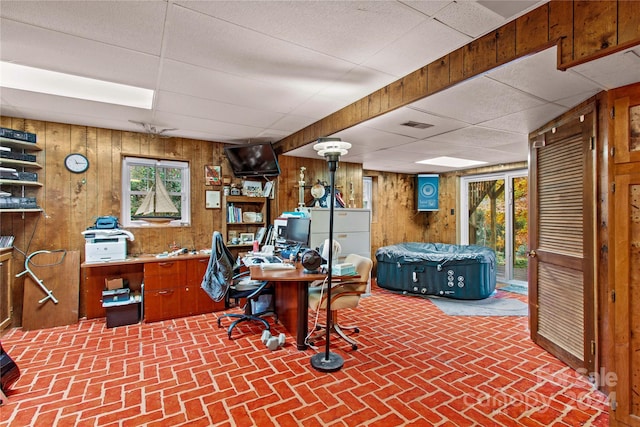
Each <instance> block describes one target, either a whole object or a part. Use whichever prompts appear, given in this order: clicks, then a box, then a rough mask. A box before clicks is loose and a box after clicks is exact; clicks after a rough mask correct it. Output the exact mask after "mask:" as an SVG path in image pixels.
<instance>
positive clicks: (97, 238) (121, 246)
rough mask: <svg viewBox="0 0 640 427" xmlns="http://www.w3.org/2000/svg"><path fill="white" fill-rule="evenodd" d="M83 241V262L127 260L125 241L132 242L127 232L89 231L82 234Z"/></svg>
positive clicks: (115, 230)
mask: <svg viewBox="0 0 640 427" xmlns="http://www.w3.org/2000/svg"><path fill="white" fill-rule="evenodd" d="M82 234H83V235H84V239H85V245H84V258H85V262H109V261H123V260H124V259H126V258H127V240H134V237H133V234H132V233H131V232H129V231H127V230H120V229H119V228H113V229H106V230H100V229H89V230H85V231H83V232H82Z"/></svg>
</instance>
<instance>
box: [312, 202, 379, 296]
mask: <svg viewBox="0 0 640 427" xmlns="http://www.w3.org/2000/svg"><path fill="white" fill-rule="evenodd" d="M329 213H330V212H329V209H327V208H311V209H310V211H309V214H310V215H311V236H310V238H309V247H310V248H313V249H316V248H318V247H320V245H321V244H323V243H324V241H325V240H326V239H328V238H329V218H330V215H329ZM333 240H336V241H337V242H338V243H340V246H341V248H342V251H341V252H340V257H339V259H338V262H343V261H344V258H345V257H346V256H347V255H349V254H358V255H361V256H363V257H367V258H371V211H370V210H368V209H347V208H345V209H335V210H334V213H333ZM334 262H335V261H334ZM370 293H371V282H370V281H369V284H368V285H367V290H366V292H365V295H369V294H370Z"/></svg>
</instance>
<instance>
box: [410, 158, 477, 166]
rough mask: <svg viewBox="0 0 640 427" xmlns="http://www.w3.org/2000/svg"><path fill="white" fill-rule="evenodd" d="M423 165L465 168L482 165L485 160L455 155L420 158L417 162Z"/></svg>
mask: <svg viewBox="0 0 640 427" xmlns="http://www.w3.org/2000/svg"><path fill="white" fill-rule="evenodd" d="M416 163H420V164H423V165H433V166H445V167H450V168H466V167H470V166H479V165H484V164H486V163H487V162H483V161H480V160H468V159H460V158H457V157H447V156H443V157H434V158H433V159H426V160H420V161H419V162H416Z"/></svg>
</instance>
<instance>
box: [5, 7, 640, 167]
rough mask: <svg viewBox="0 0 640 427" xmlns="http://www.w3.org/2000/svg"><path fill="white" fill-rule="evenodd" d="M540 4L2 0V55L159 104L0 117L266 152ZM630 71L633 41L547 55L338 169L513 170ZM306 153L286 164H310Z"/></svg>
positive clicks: (8, 98)
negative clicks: (149, 96)
mask: <svg viewBox="0 0 640 427" xmlns="http://www.w3.org/2000/svg"><path fill="white" fill-rule="evenodd" d="M542 3H545V1H544V0H541V1H533V0H521V1H518V0H506V1H495V0H479V1H471V0H470V1H451V0H449V1H447V0H443V1H413V0H400V1H393V0H385V1H253V0H249V1H186V0H172V1H165V0H148V1H76V0H72V1H40V0H38V1H13V0H2V5H1V6H2V7H1V8H0V59H1V60H3V61H10V62H15V63H17V64H21V65H27V66H32V67H39V68H44V69H48V70H53V71H59V72H65V73H70V74H75V75H79V76H83V77H91V78H96V79H101V80H107V81H112V82H116V83H122V84H128V85H133V86H139V87H143V88H148V89H154V90H155V91H156V94H155V98H154V99H155V102H154V106H153V109H151V110H144V109H137V108H131V107H120V106H115V105H110V104H99V103H96V102H92V101H83V100H79V99H71V98H64V97H60V96H51V95H43V94H37V93H31V92H26V91H17V90H14V89H6V88H3V89H2V91H0V114H4V115H11V116H16V117H27V118H33V119H37V120H51V121H56V122H66V123H72V124H80V125H87V126H96V127H105V128H110V129H121V130H128V131H136V132H140V131H142V130H141V129H142V127H141V126H140V125H138V124H135V123H132V121H138V122H145V123H149V124H152V125H154V126H156V127H158V128H177V130H175V131H172V132H169V134H170V135H172V136H183V137H187V138H196V139H203V140H209V141H218V142H228V143H242V142H250V141H257V140H261V141H262V140H267V141H270V142H275V141H278V140H280V139H282V138H284V137H286V136H288V135H290V134H292V133H294V132H296V131H298V130H300V129H302V128H304V127H306V126H309V125H311V124H312V123H314V122H316V121H318V120H320V119H322V118H324V117H326V116H328V115H329V114H332V113H333V112H335V111H337V110H339V109H340V108H342V107H344V106H346V105H349V104H351V103H353V102H355V101H357V100H359V99H360V98H362V97H365V96H367V95H369V94H371V93H373V92H375V91H376V90H378V89H380V88H381V87H384V86H386V85H387V84H389V83H391V82H393V81H395V80H397V79H398V78H400V77H403V76H405V75H407V74H409V73H411V72H413V71H415V70H416V69H418V68H420V67H422V66H424V65H427V64H428V63H430V62H432V61H433V60H435V59H437V58H439V57H441V56H443V55H445V54H446V53H448V52H451V51H453V50H455V49H457V48H459V47H461V46H464V45H465V44H467V43H469V42H470V41H471V40H473V39H475V38H477V37H479V36H482V35H483V34H486V33H487V32H489V31H492V30H494V29H496V28H498V27H499V26H501V25H503V24H504V23H506V22H509V21H511V20H513V19H514V18H515V17H517V16H520V15H522V14H523V13H526V12H527V11H529V10H532V9H533V8H535V7H536V6H538V5H540V4H542ZM638 61H640V48H637V47H636V48H635V50H632V49H628V50H626V51H624V52H620V53H619V54H616V55H611V56H608V57H605V58H602V59H600V60H597V61H592V62H590V63H587V64H582V65H579V66H576V67H574V68H572V69H570V70H568V71H566V72H561V71H558V70H557V69H556V50H555V48H554V49H549V50H547V51H544V52H540V53H537V54H535V55H531V56H529V57H526V58H523V59H521V60H519V61H515V62H512V63H509V64H506V65H504V66H502V67H499V68H496V69H494V70H491V71H489V72H488V73H485V75H483V76H478V77H476V78H473V79H471V80H468V81H465V82H462V83H460V84H458V85H456V86H454V87H452V88H449V89H447V90H445V91H442V92H439V93H437V94H435V95H432V96H429V97H428V98H425V99H422V100H419V101H416V102H414V103H413V104H411V105H408V106H405V107H402V108H399V109H397V110H395V111H392V112H389V113H387V114H385V115H383V116H380V117H377V118H374V119H371V120H369V121H367V122H365V123H361V124H359V125H357V126H353V127H352V128H350V129H345V130H343V131H341V132H338V133H337V134H336V136H340V137H342V138H343V139H345V140H348V141H350V142H352V143H353V144H354V146H353V148H352V149H351V150H350V152H349V154H347V155H345V156H344V160H345V161H357V162H362V163H363V166H364V168H365V169H374V170H381V171H394V172H405V173H418V172H441V171H444V170H447V168H444V169H443V168H440V167H434V166H427V165H418V164H415V161H416V160H417V159H424V158H426V157H435V156H439V155H460V156H466V157H465V158H478V159H481V158H486V159H487V161H490V162H504V161H507V160H512V161H522V160H526V135H527V134H528V132H530V131H531V130H532V129H536V128H537V127H539V126H541V125H542V124H544V123H546V122H547V121H549V120H551V119H552V118H554V117H557V116H558V115H560V114H562V112H564V111H566V110H567V109H569V108H571V107H573V106H574V105H577V104H578V103H580V102H582V101H584V100H585V99H588V98H589V97H591V96H593V95H594V94H596V93H597V92H598V91H600V90H603V89H610V88H612V87H617V86H622V85H623V84H629V83H633V82H636V81H639V80H640V73H639V72H638V70H639V69H640V66H639V65H638V64H640V62H638ZM408 121H414V122H418V123H427V124H429V125H433V126H431V127H428V128H427V129H417V128H411V127H407V126H403V125H402V123H405V122H408ZM327 136H330V135H327ZM312 146H313V144H310V145H308V146H305V147H301V148H299V149H297V150H294V151H292V152H291V153H289V154H292V155H300V156H302V157H312V158H315V157H317V154H316V153H315V151H314V150H313V148H312Z"/></svg>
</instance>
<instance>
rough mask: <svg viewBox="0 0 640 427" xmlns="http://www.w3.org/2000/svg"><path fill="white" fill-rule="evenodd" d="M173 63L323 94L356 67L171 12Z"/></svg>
mask: <svg viewBox="0 0 640 427" xmlns="http://www.w3.org/2000/svg"><path fill="white" fill-rule="evenodd" d="M172 12H173V13H172V25H171V26H169V27H168V29H167V32H168V34H167V42H166V50H165V55H166V57H167V58H168V59H173V60H176V61H181V62H186V63H190V64H193V65H199V66H202V67H205V68H208V69H211V70H218V71H224V72H227V73H230V74H235V75H238V76H245V77H251V78H253V79H256V80H260V81H264V82H271V83H274V82H275V83H279V84H287V85H288V84H289V83H290V82H293V83H294V84H295V83H300V84H302V83H304V84H305V85H307V86H308V87H311V88H315V89H312V90H313V91H316V92H317V91H319V90H321V89H323V88H325V87H326V86H327V85H328V84H329V83H330V82H332V81H334V80H336V79H338V78H340V77H341V76H343V75H344V74H346V73H347V72H348V71H349V70H350V69H352V68H353V67H354V64H353V63H349V62H346V61H343V60H340V59H337V58H335V57H331V56H329V55H325V54H322V53H318V52H314V51H312V50H310V49H307V48H304V47H301V46H299V45H296V44H293V43H289V42H286V41H283V40H280V39H277V38H273V37H265V36H264V35H261V34H259V33H256V32H254V31H251V30H248V29H246V28H243V27H241V26H238V25H233V24H230V23H228V22H225V21H222V20H220V19H216V18H212V17H209V16H206V15H203V14H200V13H196V12H193V11H191V10H187V9H184V8H178V7H176V8H173V9H172Z"/></svg>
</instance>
